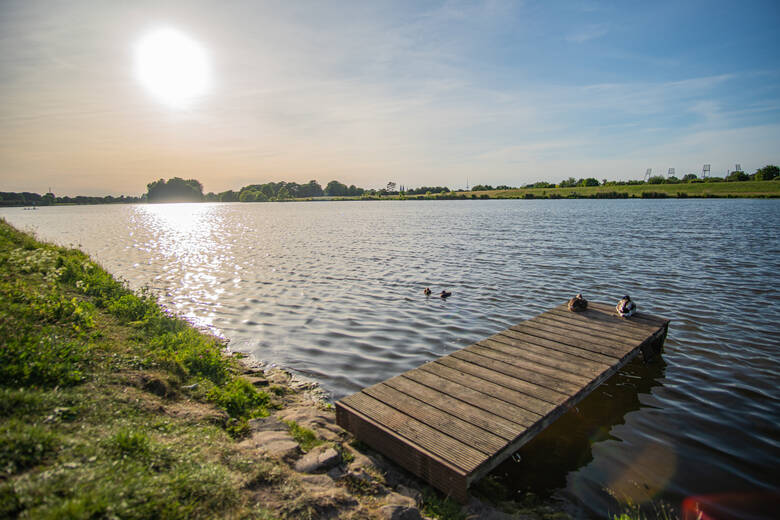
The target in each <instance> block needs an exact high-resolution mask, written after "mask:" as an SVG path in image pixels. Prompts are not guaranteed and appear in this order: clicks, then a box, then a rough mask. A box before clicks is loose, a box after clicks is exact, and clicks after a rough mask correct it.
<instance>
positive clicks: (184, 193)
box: [146, 177, 203, 202]
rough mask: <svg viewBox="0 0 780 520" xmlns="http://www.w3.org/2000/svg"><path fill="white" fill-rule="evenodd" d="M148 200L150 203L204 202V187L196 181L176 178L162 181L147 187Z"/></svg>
mask: <svg viewBox="0 0 780 520" xmlns="http://www.w3.org/2000/svg"><path fill="white" fill-rule="evenodd" d="M146 188H147V190H146V200H148V201H149V202H200V201H202V200H203V185H202V184H201V183H200V182H199V181H197V180H195V179H187V180H185V179H182V178H181V177H174V178H172V179H168V180H167V181H166V180H164V179H160V180H157V181H154V182H150V183H149V184H147V185H146Z"/></svg>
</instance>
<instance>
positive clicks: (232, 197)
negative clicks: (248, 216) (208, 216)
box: [219, 190, 238, 202]
mask: <svg viewBox="0 0 780 520" xmlns="http://www.w3.org/2000/svg"><path fill="white" fill-rule="evenodd" d="M219 201H220V202H238V194H237V193H236V192H235V191H233V190H227V191H223V192H221V193H220V194H219Z"/></svg>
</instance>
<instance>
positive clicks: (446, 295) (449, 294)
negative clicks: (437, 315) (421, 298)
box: [439, 291, 452, 298]
mask: <svg viewBox="0 0 780 520" xmlns="http://www.w3.org/2000/svg"><path fill="white" fill-rule="evenodd" d="M439 296H440V297H441V298H449V297H450V296H452V293H451V292H449V291H442V292H441V294H440V295H439Z"/></svg>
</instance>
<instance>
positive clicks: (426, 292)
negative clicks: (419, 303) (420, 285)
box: [423, 287, 431, 296]
mask: <svg viewBox="0 0 780 520" xmlns="http://www.w3.org/2000/svg"><path fill="white" fill-rule="evenodd" d="M423 294H424V295H425V296H430V295H431V288H430V287H426V288H425V289H424V290H423Z"/></svg>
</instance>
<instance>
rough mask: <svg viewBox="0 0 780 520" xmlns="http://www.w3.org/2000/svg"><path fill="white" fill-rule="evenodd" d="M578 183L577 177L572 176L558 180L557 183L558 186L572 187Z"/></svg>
mask: <svg viewBox="0 0 780 520" xmlns="http://www.w3.org/2000/svg"><path fill="white" fill-rule="evenodd" d="M578 183H579V181H578V180H577V179H575V178H574V177H569V178H568V179H566V180H563V181H561V182H559V183H558V187H559V188H573V187H575V186H576V185H577V184H578Z"/></svg>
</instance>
